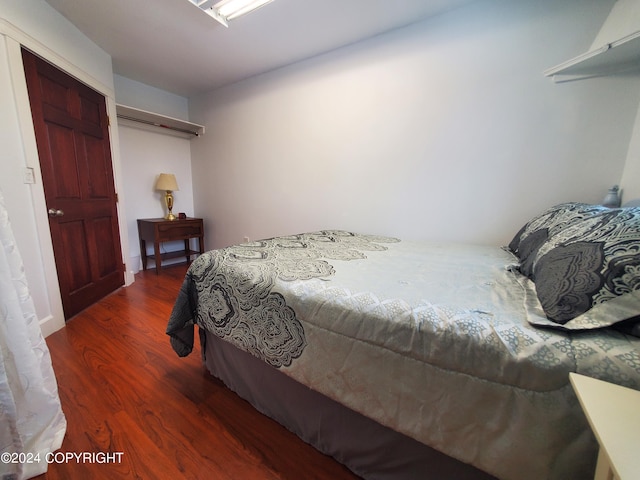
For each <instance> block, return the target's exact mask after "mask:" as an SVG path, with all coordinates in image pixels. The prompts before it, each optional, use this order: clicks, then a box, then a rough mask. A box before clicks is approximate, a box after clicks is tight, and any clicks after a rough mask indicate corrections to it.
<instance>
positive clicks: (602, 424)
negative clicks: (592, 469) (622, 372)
mask: <svg viewBox="0 0 640 480" xmlns="http://www.w3.org/2000/svg"><path fill="white" fill-rule="evenodd" d="M569 378H570V380H571V385H572V386H573V389H574V390H575V392H576V395H577V396H578V400H580V405H581V406H582V410H584V413H585V415H586V417H587V420H588V421H589V425H590V426H591V429H592V430H593V433H594V435H595V436H596V439H597V440H598V444H599V445H600V452H599V454H598V465H597V466H596V473H595V477H594V479H595V480H612V479H615V480H632V479H635V478H640V460H638V452H639V451H640V411H639V410H638V406H640V391H638V390H633V389H630V388H625V387H621V386H619V385H614V384H612V383H608V382H604V381H602V380H596V379H595V378H590V377H585V376H583V375H578V374H576V373H570V374H569Z"/></svg>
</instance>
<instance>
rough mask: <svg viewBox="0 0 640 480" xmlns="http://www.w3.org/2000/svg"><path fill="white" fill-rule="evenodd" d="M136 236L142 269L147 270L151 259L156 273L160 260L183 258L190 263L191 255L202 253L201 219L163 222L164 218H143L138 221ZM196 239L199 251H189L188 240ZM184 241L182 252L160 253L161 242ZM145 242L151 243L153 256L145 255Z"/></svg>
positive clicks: (202, 227)
mask: <svg viewBox="0 0 640 480" xmlns="http://www.w3.org/2000/svg"><path fill="white" fill-rule="evenodd" d="M138 236H139V238H140V255H141V257H142V269H143V270H146V269H147V260H148V259H152V260H154V262H155V264H156V273H160V268H161V266H162V260H166V259H169V258H178V257H185V258H186V260H187V262H190V261H191V256H192V255H198V254H203V253H204V225H203V222H202V219H201V218H185V219H176V220H165V219H164V218H145V219H139V220H138ZM191 238H197V239H198V248H199V251H197V252H196V251H194V250H191V248H190V247H189V240H190V239H191ZM176 240H184V250H178V251H177V252H168V253H162V254H161V253H160V244H161V243H162V242H172V241H176ZM147 241H149V242H153V253H154V254H153V255H147Z"/></svg>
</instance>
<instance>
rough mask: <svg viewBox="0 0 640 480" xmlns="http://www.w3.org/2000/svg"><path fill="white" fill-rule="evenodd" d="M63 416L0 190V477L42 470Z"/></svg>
mask: <svg viewBox="0 0 640 480" xmlns="http://www.w3.org/2000/svg"><path fill="white" fill-rule="evenodd" d="M66 428H67V422H66V419H65V417H64V414H63V412H62V408H61V406H60V398H59V397H58V385H57V383H56V377H55V375H54V373H53V368H52V365H51V357H50V356H49V349H48V348H47V344H46V343H45V341H44V338H43V337H42V332H41V331H40V325H39V324H38V318H37V316H36V313H35V307H34V304H33V301H32V299H31V295H30V294H29V288H28V285H27V280H26V278H25V273H24V268H23V264H22V257H21V256H20V252H19V251H18V248H17V246H16V244H15V238H14V236H13V231H12V230H11V224H10V223H9V216H8V214H7V209H6V207H5V202H4V197H3V196H2V192H1V191H0V455H1V458H0V478H2V479H12V480H13V479H22V478H31V477H34V476H36V475H39V474H41V473H44V472H46V470H47V462H46V457H47V454H49V453H50V452H53V451H55V450H57V449H59V448H60V446H61V445H62V439H63V438H64V434H65V432H66Z"/></svg>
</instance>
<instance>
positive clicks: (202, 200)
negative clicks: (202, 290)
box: [189, 0, 640, 247]
mask: <svg viewBox="0 0 640 480" xmlns="http://www.w3.org/2000/svg"><path fill="white" fill-rule="evenodd" d="M612 4H613V2H612V1H600V0H590V1H583V0H562V1H553V0H544V1H540V0H526V1H518V2H511V1H506V0H487V1H480V2H477V3H474V4H472V5H470V6H468V7H463V8H460V9H458V10H455V11H453V12H450V13H447V14H444V15H442V16H440V17H437V18H434V19H431V20H427V21H424V22H421V23H418V24H415V25H412V26H409V27H407V28H403V29H399V30H396V31H393V32H391V33H388V34H385V35H380V36H378V37H375V38H373V39H370V40H367V41H364V42H360V43H358V44H354V45H352V46H350V47H347V48H343V49H340V50H336V51H334V52H331V53H329V54H326V55H323V56H319V57H316V58H313V59H309V60H307V61H305V62H301V63H298V64H294V65H291V66H289V67H286V68H283V69H280V70H277V71H273V72H270V73H268V74H265V75H262V76H259V77H255V78H252V79H249V80H246V81H243V82H240V83H237V84H234V85H231V86H228V87H225V88H222V89H219V90H217V91H214V92H210V93H208V94H205V95H202V96H199V97H197V98H192V99H190V103H189V106H190V118H191V121H194V122H196V123H200V124H204V125H206V127H207V134H206V135H205V136H204V137H203V139H202V141H201V142H197V143H193V144H192V169H193V178H194V205H195V211H196V215H198V216H203V217H204V218H205V220H207V224H208V228H207V236H208V239H209V240H208V245H207V247H220V246H224V245H228V244H230V243H236V242H240V241H242V239H243V237H244V236H249V237H250V238H252V239H255V238H263V237H269V236H273V235H278V234H286V233H292V232H298V231H306V230H313V229H320V228H345V229H351V230H355V231H363V232H370V233H382V234H393V235H399V236H402V237H404V238H426V239H437V240H447V241H465V242H473V243H485V244H505V243H507V242H508V241H509V240H510V239H511V237H512V236H513V234H514V233H515V231H516V230H517V229H518V228H519V227H520V226H521V225H522V223H524V221H525V220H526V219H528V218H529V217H530V216H531V215H533V214H535V213H537V212H538V211H540V210H541V209H543V208H546V207H547V206H549V205H552V204H554V203H558V202H562V201H567V200H579V201H586V202H600V201H601V200H602V198H603V197H604V195H605V194H606V192H607V190H608V188H609V187H610V186H611V185H613V184H616V183H619V182H620V179H621V177H622V172H623V168H624V165H625V159H626V155H627V147H628V145H629V139H630V135H631V128H632V125H633V122H634V119H635V116H636V110H637V106H638V100H639V98H640V88H639V84H638V81H637V78H628V77H610V78H600V79H593V80H590V81H588V82H572V83H569V84H562V85H558V84H554V83H553V82H552V81H551V80H550V79H548V78H546V77H544V76H543V73H542V72H543V71H544V70H545V69H547V68H549V67H551V66H553V65H556V64H558V63H561V62H563V61H565V60H567V59H569V58H572V57H574V56H575V55H577V54H579V53H582V52H584V51H585V50H586V49H587V48H588V47H589V45H590V44H591V42H592V41H593V39H594V37H595V36H596V34H597V33H598V31H599V28H600V26H601V25H602V23H603V22H604V20H605V18H606V16H607V14H608V12H609V11H610V9H611V7H612Z"/></svg>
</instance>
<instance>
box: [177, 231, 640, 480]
mask: <svg viewBox="0 0 640 480" xmlns="http://www.w3.org/2000/svg"><path fill="white" fill-rule="evenodd" d="M514 262H515V260H514V257H513V256H512V254H511V253H509V252H508V251H506V250H505V249H501V248H497V247H481V246H467V245H452V244H433V243H420V242H408V241H400V240H398V239H394V238H387V237H379V236H372V235H359V234H353V233H350V232H344V231H322V232H314V233H305V234H300V235H294V236H288V237H278V238H274V239H269V240H264V241H260V242H253V243H246V244H242V245H236V246H233V247H229V248H225V249H221V250H215V251H211V252H207V253H206V254H204V255H201V256H200V257H198V259H196V260H195V261H194V262H193V264H192V265H191V267H190V269H189V271H188V273H187V276H186V278H185V281H184V284H183V286H182V289H181V291H180V294H179V298H178V300H177V302H176V305H175V307H174V310H173V313H172V315H171V318H170V320H169V325H168V327H167V333H168V334H169V335H170V336H171V343H172V346H173V348H174V350H175V351H176V352H177V353H178V354H179V355H187V354H189V353H190V352H191V349H192V347H193V336H194V332H193V328H194V325H195V324H197V325H198V326H199V327H201V328H204V329H206V330H208V331H210V332H212V333H214V334H216V335H218V336H220V337H221V338H223V339H224V340H226V341H228V342H230V343H232V344H233V345H235V346H236V347H238V348H240V349H242V350H244V351H247V352H249V353H251V354H253V355H255V356H256V357H258V358H260V359H262V360H263V361H265V362H267V363H269V364H270V365H272V366H273V367H275V368H278V369H280V370H281V371H282V373H284V374H286V375H288V376H290V377H292V378H293V379H295V380H297V381H299V382H300V383H302V384H304V385H307V386H309V387H310V388H312V389H314V390H316V391H318V392H320V393H322V394H324V395H326V396H328V397H330V398H332V399H334V400H336V401H338V402H340V403H341V404H343V405H345V406H347V407H349V408H351V409H353V410H355V411H357V412H359V413H362V414H363V415H365V416H367V417H370V418H372V419H374V420H376V421H377V422H379V423H381V424H382V425H385V426H388V427H390V428H392V429H394V430H396V431H399V432H401V433H404V434H406V435H408V436H410V437H413V438H415V439H417V440H419V441H420V442H423V443H424V444H426V445H429V446H431V447H433V448H435V449H437V450H440V451H441V452H443V453H445V454H447V455H449V456H452V457H454V458H456V459H458V460H461V461H463V462H466V463H469V464H471V465H474V466H476V467H478V468H480V469H481V470H484V471H486V472H488V473H490V474H492V475H495V476H497V477H498V478H502V479H523V478H531V479H542V478H557V479H566V478H572V479H578V478H588V477H589V476H590V475H592V473H593V472H592V470H593V465H594V461H595V452H596V449H597V445H596V443H595V440H594V439H593V436H592V434H591V432H590V430H589V428H588V425H587V423H586V420H585V418H584V415H583V413H582V411H581V409H580V407H579V405H578V403H577V399H576V398H575V395H574V394H573V391H572V389H571V387H570V385H569V380H568V373H569V372H578V373H582V374H584V375H588V376H592V377H596V378H600V379H603V380H606V381H610V382H613V383H617V384H620V385H625V386H629V387H632V388H636V389H640V339H637V338H634V337H630V336H626V335H624V334H622V333H620V332H618V331H616V330H613V329H602V330H598V331H587V332H568V331H557V330H553V329H545V328H539V327H535V326H533V325H532V323H536V320H540V319H544V312H543V311H542V309H541V307H540V305H539V303H537V301H536V295H535V287H534V285H533V283H532V282H531V281H530V280H529V279H528V278H526V277H524V276H523V275H521V274H519V273H518V272H517V271H515V269H514V268H511V267H512V265H513V263H514Z"/></svg>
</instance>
